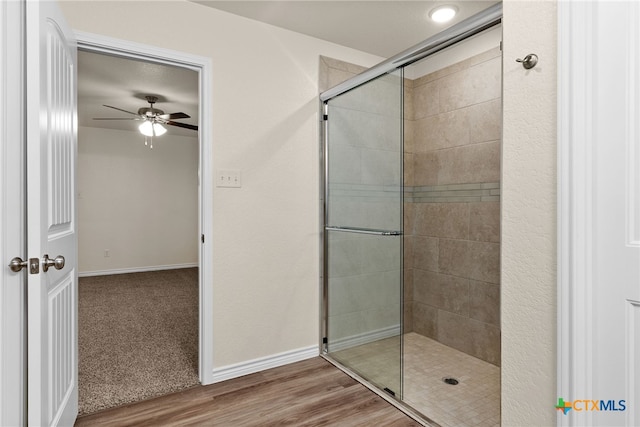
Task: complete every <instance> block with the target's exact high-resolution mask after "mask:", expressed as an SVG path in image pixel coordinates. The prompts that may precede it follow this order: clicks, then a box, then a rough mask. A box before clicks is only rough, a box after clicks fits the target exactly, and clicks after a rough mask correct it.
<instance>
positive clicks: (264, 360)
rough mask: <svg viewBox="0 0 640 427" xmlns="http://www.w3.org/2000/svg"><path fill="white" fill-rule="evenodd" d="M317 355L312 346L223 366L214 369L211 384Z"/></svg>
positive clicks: (316, 349) (315, 347) (317, 349)
mask: <svg viewBox="0 0 640 427" xmlns="http://www.w3.org/2000/svg"><path fill="white" fill-rule="evenodd" d="M319 355H320V349H319V348H318V346H317V345H314V346H311V347H305V348H300V349H297V350H292V351H287V352H284V353H279V354H274V355H272V356H267V357H261V358H259V359H253V360H249V361H247V362H242V363H237V364H234V365H229V366H224V367H222V368H215V369H214V370H213V382H214V383H218V382H221V381H226V380H230V379H232V378H238V377H241V376H243V375H248V374H253V373H255V372H260V371H264V370H266V369H271V368H277V367H278V366H284V365H288V364H290V363H295V362H300V361H302V360H306V359H311V358H313V357H317V356H319Z"/></svg>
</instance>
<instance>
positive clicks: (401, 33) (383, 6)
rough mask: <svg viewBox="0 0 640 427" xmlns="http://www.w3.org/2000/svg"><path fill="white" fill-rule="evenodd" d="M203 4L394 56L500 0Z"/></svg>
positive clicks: (209, 1)
mask: <svg viewBox="0 0 640 427" xmlns="http://www.w3.org/2000/svg"><path fill="white" fill-rule="evenodd" d="M190 1H192V2H194V3H198V4H202V5H204V6H208V7H212V8H215V9H219V10H223V11H225V12H230V13H233V14H236V15H240V16H244V17H246V18H251V19H255V20H257V21H262V22H265V23H268V24H272V25H275V26H278V27H282V28H286V29H288V30H292V31H296V32H298V33H302V34H307V35H309V36H312V37H316V38H319V39H322V40H327V41H330V42H333V43H337V44H340V45H343V46H348V47H351V48H354V49H357V50H360V51H363V52H368V53H372V54H374V55H378V56H381V57H383V58H389V57H391V56H393V55H395V54H396V53H400V52H402V51H403V50H405V49H407V48H409V47H411V46H413V45H415V44H418V43H420V42H422V41H423V40H426V39H427V38H429V37H431V36H432V35H434V34H436V33H438V32H440V31H442V30H443V29H445V28H447V27H449V26H451V25H453V24H456V23H458V22H460V21H462V20H463V19H465V18H468V17H470V16H471V15H474V14H476V13H478V12H480V11H482V10H484V9H486V8H488V7H489V6H491V5H493V4H496V3H499V2H498V1H495V0H493V1H471V0H452V1H442V0H440V1H423V0H414V1H400V0H396V1H348V0H340V1H336V0H332V1H329V0H326V1H290V0H279V1H268V0H265V1H240V0H236V1H218V0H190ZM444 4H447V5H454V6H456V7H457V8H458V14H457V15H456V17H455V18H454V19H453V20H452V21H450V22H448V23H446V24H437V23H435V22H433V21H432V20H431V19H430V18H429V12H430V11H431V10H432V9H433V8H435V7H436V6H440V5H444Z"/></svg>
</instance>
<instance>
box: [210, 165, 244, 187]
mask: <svg viewBox="0 0 640 427" xmlns="http://www.w3.org/2000/svg"><path fill="white" fill-rule="evenodd" d="M216 186H217V187H235V188H239V187H242V173H241V172H240V171H239V170H237V169H220V170H218V173H217V174H216Z"/></svg>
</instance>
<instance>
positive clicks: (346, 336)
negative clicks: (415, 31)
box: [324, 70, 403, 398]
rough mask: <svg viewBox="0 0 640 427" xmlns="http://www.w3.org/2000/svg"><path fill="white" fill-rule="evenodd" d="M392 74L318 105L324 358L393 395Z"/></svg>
mask: <svg viewBox="0 0 640 427" xmlns="http://www.w3.org/2000/svg"><path fill="white" fill-rule="evenodd" d="M402 81H403V80H402V71H401V70H398V71H395V72H393V73H389V74H386V75H383V76H381V77H379V78H377V79H375V80H372V81H369V82H367V83H366V84H363V85H361V86H358V87H357V88H355V89H352V90H350V91H348V92H346V93H343V94H342V95H339V96H337V97H334V98H331V99H330V100H328V101H327V102H326V107H325V108H326V110H325V112H326V114H327V123H326V128H325V132H326V139H325V143H326V147H325V150H326V151H325V159H326V164H325V235H324V237H325V238H324V250H325V256H324V263H325V265H324V280H325V284H324V285H325V287H324V289H325V303H326V306H325V321H326V325H325V333H326V339H325V343H326V347H325V352H326V354H327V355H328V356H330V357H331V358H332V359H334V360H336V361H338V362H339V363H341V364H342V365H344V366H345V367H347V368H348V369H350V370H351V371H353V372H355V373H356V374H358V375H360V376H361V377H363V378H364V379H366V380H368V381H369V382H371V383H373V384H374V385H376V386H377V387H379V388H380V389H383V390H385V391H387V392H388V393H390V394H393V395H395V396H396V397H398V398H401V393H402V375H401V373H402V371H401V369H402V366H401V365H402V363H401V362H402V357H401V355H402V353H401V345H402V342H401V341H402V340H401V330H402V323H401V322H402V265H403V263H402V246H403V243H402V223H403V221H402V218H403V214H402V202H403V200H402V191H403V185H402V184H403V178H402V177H403V171H402V153H403V146H402V143H403V138H402V137H403V135H402V124H403V116H402V106H403V99H402V94H403V87H402Z"/></svg>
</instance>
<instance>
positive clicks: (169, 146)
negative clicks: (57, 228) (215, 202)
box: [78, 127, 199, 273]
mask: <svg viewBox="0 0 640 427" xmlns="http://www.w3.org/2000/svg"><path fill="white" fill-rule="evenodd" d="M143 141H144V137H143V136H142V135H141V134H140V133H138V132H127V131H119V130H111V129H98V128H88V127H80V128H79V129H78V193H79V197H78V264H79V271H80V273H84V272H96V271H100V272H104V271H107V270H123V269H135V268H148V267H154V266H168V265H175V264H196V263H197V262H198V237H199V236H198V139H197V138H195V137H184V136H173V135H169V134H167V135H165V136H162V137H159V138H156V139H155V140H154V146H155V147H154V148H153V150H150V149H149V148H147V147H145V146H144V142H143ZM105 249H108V250H109V257H105V256H104V251H105Z"/></svg>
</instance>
